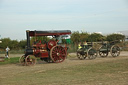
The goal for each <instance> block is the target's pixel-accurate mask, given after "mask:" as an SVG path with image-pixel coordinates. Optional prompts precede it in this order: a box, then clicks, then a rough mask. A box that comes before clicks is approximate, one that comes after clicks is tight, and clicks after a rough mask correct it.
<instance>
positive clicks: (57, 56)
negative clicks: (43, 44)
mask: <svg viewBox="0 0 128 85" xmlns="http://www.w3.org/2000/svg"><path fill="white" fill-rule="evenodd" d="M66 56H67V52H66V50H65V49H64V48H63V47H62V46H54V47H53V48H52V49H51V50H50V57H51V59H52V61H53V62H55V63H60V62H63V61H64V60H65V58H66Z"/></svg>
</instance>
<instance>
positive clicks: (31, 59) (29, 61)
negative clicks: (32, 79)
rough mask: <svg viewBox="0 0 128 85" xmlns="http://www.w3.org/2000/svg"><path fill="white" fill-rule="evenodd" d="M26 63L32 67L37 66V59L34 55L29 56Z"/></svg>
mask: <svg viewBox="0 0 128 85" xmlns="http://www.w3.org/2000/svg"><path fill="white" fill-rule="evenodd" d="M25 63H26V65H28V66H30V65H35V64H36V58H35V56H33V55H28V56H27V57H26V58H25Z"/></svg>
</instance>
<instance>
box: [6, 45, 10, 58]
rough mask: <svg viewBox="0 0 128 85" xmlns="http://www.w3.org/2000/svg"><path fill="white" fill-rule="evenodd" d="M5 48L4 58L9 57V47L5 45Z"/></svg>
mask: <svg viewBox="0 0 128 85" xmlns="http://www.w3.org/2000/svg"><path fill="white" fill-rule="evenodd" d="M5 50H6V58H9V50H10V48H9V47H8V46H7V48H6V49H5Z"/></svg>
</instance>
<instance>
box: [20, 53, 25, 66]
mask: <svg viewBox="0 0 128 85" xmlns="http://www.w3.org/2000/svg"><path fill="white" fill-rule="evenodd" d="M19 62H20V64H21V65H23V66H24V65H26V64H25V55H23V56H21V57H20V59H19Z"/></svg>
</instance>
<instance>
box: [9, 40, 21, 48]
mask: <svg viewBox="0 0 128 85" xmlns="http://www.w3.org/2000/svg"><path fill="white" fill-rule="evenodd" d="M18 43H19V42H18V41H17V40H11V42H10V48H11V49H19V46H18Z"/></svg>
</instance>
